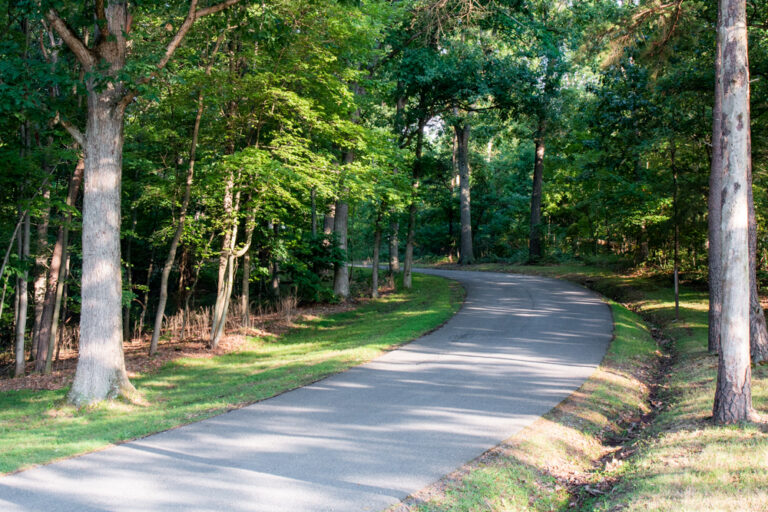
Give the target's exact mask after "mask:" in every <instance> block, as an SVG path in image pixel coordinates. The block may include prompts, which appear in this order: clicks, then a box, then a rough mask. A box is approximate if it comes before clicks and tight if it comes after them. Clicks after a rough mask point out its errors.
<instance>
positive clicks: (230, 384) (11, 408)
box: [0, 271, 464, 473]
mask: <svg viewBox="0 0 768 512" xmlns="http://www.w3.org/2000/svg"><path fill="white" fill-rule="evenodd" d="M356 272H359V271H356ZM362 272H364V271H362ZM398 289H400V288H398ZM463 297H464V290H463V289H462V288H461V286H460V285H458V283H456V282H453V281H448V280H446V279H442V278H437V277H431V276H423V275H414V280H413V289H412V290H410V291H400V292H396V293H392V294H389V295H386V296H384V297H382V298H380V299H378V300H373V301H369V302H365V303H364V304H362V305H361V306H360V307H358V308H356V309H354V310H352V311H347V312H343V313H336V314H333V315H328V316H325V317H319V318H313V319H308V320H307V319H301V318H299V319H297V320H296V321H295V324H296V327H295V328H292V329H291V330H290V331H288V332H287V333H285V334H283V335H281V336H279V337H264V338H251V339H249V342H248V344H247V345H246V347H245V348H244V349H243V350H240V351H238V352H232V353H229V354H224V355H219V356H215V357H210V358H185V359H177V360H174V361H171V362H169V363H167V364H166V365H164V366H163V367H162V368H160V370H158V371H157V372H153V373H150V374H144V375H140V376H139V377H138V378H135V379H133V384H134V385H135V386H136V388H137V390H138V391H139V392H140V393H141V395H142V397H143V399H142V400H141V401H140V403H129V402H126V401H120V400H118V401H111V402H107V403H103V404H101V405H98V406H95V407H92V408H88V409H82V410H77V409H75V408H74V407H72V406H69V405H66V404H65V403H64V398H65V397H66V393H67V391H68V389H61V390H57V391H29V390H23V391H7V392H2V393H0V473H7V472H12V471H17V470H20V469H24V468H27V467H30V466H33V465H37V464H44V463H48V462H51V461H53V460H56V459H59V458H64V457H69V456H73V455H77V454H81V453H85V452H88V451H93V450H98V449H101V448H104V447H106V446H108V445H110V444H113V443H117V442H122V441H127V440H131V439H136V438H139V437H143V436H146V435H148V434H152V433H155V432H160V431H163V430H167V429H170V428H174V427H177V426H180V425H184V424H187V423H192V422H195V421H200V420H202V419H204V418H208V417H211V416H214V415H217V414H221V413H223V412H226V411H228V410H231V409H233V408H238V407H242V406H244V405H247V404H251V403H253V402H257V401H259V400H263V399H266V398H269V397H272V396H275V395H277V394H280V393H283V392H285V391H288V390H291V389H295V388H298V387H301V386H304V385H306V384H309V383H311V382H314V381H317V380H319V379H322V378H323V377H326V376H328V375H331V374H334V373H338V372H341V371H344V370H346V369H348V368H350V367H351V366H355V365H358V364H360V363H363V362H366V361H369V360H371V359H373V358H375V357H377V356H379V355H381V354H382V353H383V352H384V351H386V350H388V349H391V348H394V347H396V346H398V345H401V344H403V343H407V342H409V341H411V340H413V339H415V338H417V337H419V336H420V335H422V334H424V333H426V332H429V331H431V330H433V329H434V328H436V327H438V326H440V325H441V324H443V323H444V322H446V321H447V320H448V319H449V318H450V317H451V316H453V314H454V313H455V312H456V311H458V309H459V307H460V306H461V303H462V300H463Z"/></svg>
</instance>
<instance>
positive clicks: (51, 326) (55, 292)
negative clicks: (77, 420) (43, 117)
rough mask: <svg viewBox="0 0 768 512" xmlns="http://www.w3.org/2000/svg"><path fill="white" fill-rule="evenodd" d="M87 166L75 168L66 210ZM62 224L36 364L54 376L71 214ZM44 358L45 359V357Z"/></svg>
mask: <svg viewBox="0 0 768 512" xmlns="http://www.w3.org/2000/svg"><path fill="white" fill-rule="evenodd" d="M84 167H85V163H84V162H83V160H82V159H81V160H80V161H78V163H77V166H76V167H75V172H74V173H73V174H72V178H70V180H69V190H68V192H67V198H66V201H65V204H66V206H67V208H68V209H69V208H72V207H74V205H75V201H76V200H77V195H78V194H79V193H80V184H81V183H82V181H83V171H84ZM62 220H63V222H62V224H61V225H60V226H59V231H58V235H57V237H56V244H55V245H54V247H53V256H51V267H50V272H49V277H48V283H47V286H46V290H45V298H44V301H43V311H42V314H41V319H40V332H39V336H38V338H39V343H38V352H39V354H38V357H37V359H36V360H35V371H36V372H44V373H46V374H47V373H50V372H51V357H52V355H53V347H54V345H55V342H56V334H55V326H56V323H57V318H56V317H57V316H58V315H57V314H56V313H57V302H58V303H60V302H61V294H62V287H63V284H64V283H63V281H64V275H65V271H66V270H65V265H64V261H65V260H66V257H67V256H66V254H67V245H68V243H69V224H70V222H71V221H72V213H71V212H70V211H69V210H68V211H67V212H66V213H65V214H64V219H62ZM43 354H44V355H43Z"/></svg>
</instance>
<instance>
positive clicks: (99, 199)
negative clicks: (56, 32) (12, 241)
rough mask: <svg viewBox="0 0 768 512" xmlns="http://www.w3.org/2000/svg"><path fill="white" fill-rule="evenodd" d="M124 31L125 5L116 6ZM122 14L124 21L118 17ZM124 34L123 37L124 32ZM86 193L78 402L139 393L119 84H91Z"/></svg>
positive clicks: (75, 391) (73, 393) (75, 398)
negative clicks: (125, 286) (130, 350)
mask: <svg viewBox="0 0 768 512" xmlns="http://www.w3.org/2000/svg"><path fill="white" fill-rule="evenodd" d="M110 9H111V11H112V14H111V15H110V18H111V19H112V22H111V23H114V24H117V25H118V26H119V27H121V29H122V25H121V23H124V21H125V18H126V13H125V5H124V4H123V5H121V6H120V7H116V6H114V4H110ZM118 18H120V19H121V20H122V21H119V22H118V21H116V20H117V19H118ZM120 37H122V36H120ZM88 88H89V91H88V125H87V128H86V139H85V148H84V149H85V187H84V195H83V232H82V237H83V266H82V269H83V270H82V272H83V281H82V287H81V295H82V310H81V311H82V314H81V317H80V345H79V350H80V353H79V358H78V362H77V371H76V373H75V380H74V382H73V384H72V389H71V391H70V393H69V400H70V401H71V402H72V403H74V404H75V405H78V406H82V405H88V404H91V403H93V402H98V401H101V400H104V399H105V398H106V399H109V398H114V397H117V396H120V395H126V394H130V393H132V392H134V391H135V390H134V388H133V385H131V383H130V381H129V380H128V374H127V373H126V371H125V360H124V357H123V328H122V282H121V281H122V276H121V271H120V270H121V269H120V180H121V172H122V165H123V163H122V155H123V111H122V108H120V107H119V105H118V102H119V100H120V98H121V97H122V95H121V94H119V93H118V94H116V93H115V91H116V90H117V89H118V88H110V87H106V88H101V87H98V86H97V85H96V84H95V83H93V82H91V83H89V86H88Z"/></svg>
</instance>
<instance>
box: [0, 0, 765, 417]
mask: <svg viewBox="0 0 768 512" xmlns="http://www.w3.org/2000/svg"><path fill="white" fill-rule="evenodd" d="M0 5H2V9H0V12H2V15H0V23H1V24H2V29H3V30H2V36H0V38H1V39H0V41H1V42H0V109H2V116H0V162H2V173H1V174H0V180H1V181H0V194H1V196H0V241H2V247H0V249H2V258H3V259H2V270H0V287H2V292H0V294H1V297H0V352H2V353H3V354H4V356H3V357H4V358H3V359H2V363H3V372H4V373H5V375H4V376H6V377H10V376H11V375H12V374H15V375H17V376H19V375H23V374H25V372H30V371H33V372H39V373H45V372H50V371H51V370H52V368H53V367H54V366H55V363H56V360H57V359H58V354H59V351H60V350H61V349H62V347H65V348H66V349H68V350H74V349H76V350H78V353H79V362H78V369H77V374H76V378H75V382H74V384H73V387H72V390H71V391H70V395H69V397H70V400H71V401H72V402H73V403H76V404H78V405H84V404H90V403H93V402H95V401H99V400H102V399H104V398H109V397H115V396H118V395H130V394H131V393H132V392H133V390H132V386H131V384H130V381H129V379H128V377H127V375H126V372H125V365H124V362H123V343H124V342H131V341H132V340H137V339H142V338H144V337H146V338H147V339H149V340H150V344H149V352H150V354H154V353H155V352H156V351H157V348H158V344H159V343H162V341H163V340H164V339H168V338H181V339H183V338H185V337H186V336H191V335H192V334H191V329H192V327H191V326H192V324H193V323H194V324H195V326H196V327H195V329H197V331H196V334H194V335H200V333H199V332H198V331H200V329H204V330H205V337H206V339H207V341H208V343H209V345H210V347H212V348H215V347H216V346H217V344H218V343H219V341H220V340H221V338H222V336H223V335H224V333H225V329H226V327H227V325H230V324H231V319H232V317H235V318H237V321H238V322H240V323H241V324H242V325H243V326H244V327H247V326H248V324H249V322H250V318H251V315H252V314H254V313H255V311H257V310H264V309H268V308H270V307H277V306H279V304H281V302H282V301H284V300H286V299H289V300H293V301H297V302H302V303H314V302H334V301H343V300H345V299H346V298H347V297H348V296H349V294H350V286H349V281H350V271H349V267H348V265H347V263H349V262H352V261H365V262H368V263H371V262H372V263H373V266H374V271H373V273H372V283H371V287H370V291H369V293H370V294H371V295H372V296H374V297H376V296H377V295H378V289H379V286H380V285H381V284H382V283H383V282H385V281H387V282H391V276H392V274H393V273H394V272H397V271H400V270H402V271H403V272H404V278H403V286H405V287H409V286H410V283H411V272H412V269H413V265H414V262H435V261H445V260H448V261H454V262H460V263H463V264H468V263H472V262H477V261H508V262H521V263H522V262H561V261H570V260H577V259H578V260H582V261H590V262H599V263H600V264H611V265H623V266H637V267H646V268H654V269H659V270H663V271H668V272H669V273H670V276H673V277H670V287H672V286H676V285H677V280H678V276H679V275H686V276H692V277H699V278H701V279H702V280H704V279H706V276H707V275H709V285H710V296H711V298H712V301H711V306H710V350H711V351H712V352H719V353H720V354H721V370H720V385H719V386H718V395H717V399H716V401H715V419H716V420H718V421H721V422H726V423H728V422H734V421H739V420H742V419H745V418H748V417H750V415H751V414H752V412H751V407H752V406H751V402H750V399H749V367H750V354H751V357H752V360H753V362H755V363H757V362H761V361H763V360H766V359H768V333H766V327H765V318H764V316H763V311H762V308H761V307H760V301H759V295H758V293H759V284H760V279H761V277H762V276H763V272H764V269H765V268H766V265H767V264H768V242H767V241H766V235H765V233H766V232H765V229H764V225H765V215H764V212H765V205H766V194H765V190H766V189H765V186H764V184H763V177H764V175H765V170H766V162H768V160H767V159H766V152H768V132H766V131H765V130H764V129H763V127H764V126H766V124H765V122H764V121H765V119H764V118H765V115H766V113H768V108H766V105H768V88H766V85H765V77H766V73H768V59H766V56H765V55H766V53H765V51H764V49H765V47H766V45H767V44H768V38H767V37H766V35H767V33H766V25H765V18H766V15H768V6H766V5H765V4H764V3H761V2H757V3H750V4H749V9H746V8H745V3H744V2H739V1H737V0H722V1H721V2H720V5H719V6H718V5H716V3H713V2H704V1H695V0H691V1H683V0H674V1H671V2H660V1H655V0H652V1H645V0H641V1H639V2H620V1H616V0H588V1H580V2H567V1H547V0H498V1H485V0H406V1H390V0H361V1H357V2H353V1H342V0H314V1H310V0H270V1H262V2H249V1H246V0H240V1H238V0H225V1H223V2H221V3H219V2H216V1H215V0H212V1H201V2H199V1H196V0H191V1H189V2H171V3H170V4H167V3H163V2H141V3H135V4H134V3H130V2H125V1H112V0H110V1H107V2H104V1H103V0H96V1H95V2H84V3H77V2H60V1H39V2H12V1H4V2H2V3H0ZM748 49H749V55H747V51H748ZM748 56H749V58H748ZM716 64H717V65H716ZM750 87H751V91H750ZM750 109H751V118H752V119H751V123H750ZM750 126H751V132H750ZM379 264H381V265H382V269H383V270H381V271H379ZM385 265H386V266H387V269H386V270H384V266H385ZM228 319H229V320H230V321H229V322H228ZM201 326H202V327H201ZM750 343H751V348H750ZM27 362H30V364H29V365H28V364H27ZM745 378H746V381H745V380H744V379H745Z"/></svg>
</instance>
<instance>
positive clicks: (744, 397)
mask: <svg viewBox="0 0 768 512" xmlns="http://www.w3.org/2000/svg"><path fill="white" fill-rule="evenodd" d="M720 5H721V9H722V22H721V24H720V25H719V26H718V37H719V38H720V39H721V48H722V49H723V56H722V65H723V75H722V76H723V124H722V130H723V188H722V205H723V209H722V221H721V230H722V237H723V245H722V280H723V306H722V331H721V340H720V361H719V365H718V372H717V390H716V392H715V401H714V407H713V416H714V420H715V422H716V423H720V424H726V423H736V422H739V421H745V420H750V419H752V418H753V415H754V412H753V410H752V390H751V384H752V383H751V371H752V370H751V366H750V356H749V348H750V347H749V311H750V307H749V306H750V304H749V302H750V300H749V197H748V196H749V194H748V187H749V163H750V156H749V149H750V148H749V123H750V121H749V63H748V58H747V24H746V22H747V17H746V5H745V2H744V0H721V4H720Z"/></svg>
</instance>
